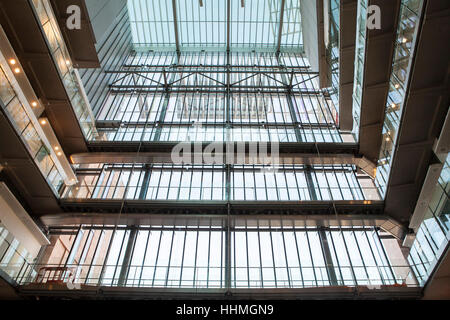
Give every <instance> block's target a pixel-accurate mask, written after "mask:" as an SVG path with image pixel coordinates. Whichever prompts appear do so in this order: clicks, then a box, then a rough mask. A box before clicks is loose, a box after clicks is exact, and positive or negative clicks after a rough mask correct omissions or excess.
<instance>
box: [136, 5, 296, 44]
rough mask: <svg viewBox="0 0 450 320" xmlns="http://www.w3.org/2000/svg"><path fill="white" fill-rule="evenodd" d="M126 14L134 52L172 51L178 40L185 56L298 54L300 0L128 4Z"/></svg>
mask: <svg viewBox="0 0 450 320" xmlns="http://www.w3.org/2000/svg"><path fill="white" fill-rule="evenodd" d="M228 3H229V6H230V8H229V9H230V19H229V20H230V21H229V31H230V35H229V38H228V36H227V31H228V22H227V20H228V19H227V16H228V14H227V12H228V10H227V9H228V8H227V6H228ZM173 4H175V10H174V7H173ZM283 6H284V7H283ZM128 12H129V18H130V24H131V31H132V37H133V45H134V47H135V49H138V50H139V49H140V50H176V49H177V36H178V48H179V49H180V50H188V51H189V50H203V49H205V50H220V51H221V50H226V49H227V46H228V45H229V46H230V50H233V51H249V50H261V51H277V50H278V46H279V49H280V51H294V52H302V50H303V40H302V33H301V17H300V1H299V0H229V1H226V0H153V1H148V0H128ZM282 15H283V23H282V32H281V35H280V32H279V28H280V17H281V16H282ZM174 17H175V19H174ZM174 21H176V22H174Z"/></svg>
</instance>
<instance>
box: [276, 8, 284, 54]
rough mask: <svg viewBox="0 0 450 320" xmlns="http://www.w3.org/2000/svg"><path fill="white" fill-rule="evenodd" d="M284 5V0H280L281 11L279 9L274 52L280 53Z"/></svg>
mask: <svg viewBox="0 0 450 320" xmlns="http://www.w3.org/2000/svg"><path fill="white" fill-rule="evenodd" d="M285 5H286V0H281V11H280V24H279V27H278V41H277V51H276V53H277V54H279V53H280V47H281V35H282V33H283V20H284V7H285Z"/></svg>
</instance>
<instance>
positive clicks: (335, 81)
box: [326, 0, 340, 106]
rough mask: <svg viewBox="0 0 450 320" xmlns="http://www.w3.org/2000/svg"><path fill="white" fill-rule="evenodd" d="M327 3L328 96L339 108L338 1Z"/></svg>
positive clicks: (333, 0)
mask: <svg viewBox="0 0 450 320" xmlns="http://www.w3.org/2000/svg"><path fill="white" fill-rule="evenodd" d="M326 1H329V5H328V8H329V13H328V15H327V17H328V19H329V21H328V28H329V32H328V45H327V47H326V49H327V62H328V67H329V68H330V70H331V88H330V89H331V90H330V96H331V99H332V101H333V104H334V105H335V106H339V28H340V26H339V20H340V12H339V3H340V1H339V0H326Z"/></svg>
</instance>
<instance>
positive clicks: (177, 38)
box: [172, 0, 180, 53]
mask: <svg viewBox="0 0 450 320" xmlns="http://www.w3.org/2000/svg"><path fill="white" fill-rule="evenodd" d="M172 12H173V29H174V30H175V46H176V50H177V53H180V36H179V33H178V18H177V4H176V1H175V0H172Z"/></svg>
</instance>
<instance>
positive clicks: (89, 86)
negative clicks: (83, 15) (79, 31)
mask: <svg viewBox="0 0 450 320" xmlns="http://www.w3.org/2000/svg"><path fill="white" fill-rule="evenodd" d="M86 7H87V9H88V12H89V17H90V20H91V25H92V29H93V30H94V34H95V37H96V39H97V44H96V46H95V47H96V49H97V53H98V58H99V61H100V65H101V68H98V69H79V72H80V76H81V79H82V81H83V84H84V86H85V89H86V94H87V96H88V98H89V101H90V104H91V107H92V110H93V112H94V114H96V113H97V111H98V110H99V109H100V106H101V104H102V103H103V100H104V99H105V98H106V94H107V92H108V84H109V82H110V79H111V77H112V76H113V75H112V74H105V72H104V71H105V70H112V69H116V68H117V66H119V65H121V64H122V62H123V61H124V59H125V58H126V57H127V55H128V53H129V51H130V49H131V29H130V23H129V18H128V10H127V1H126V0H86Z"/></svg>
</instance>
